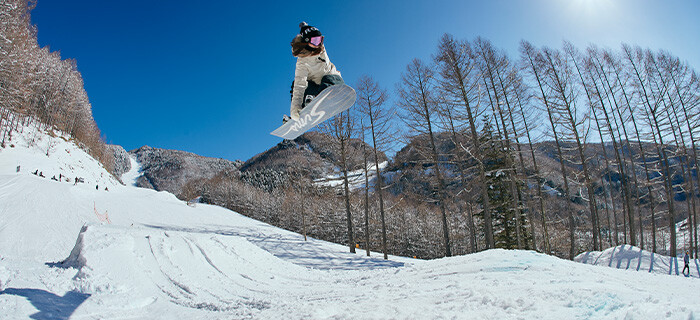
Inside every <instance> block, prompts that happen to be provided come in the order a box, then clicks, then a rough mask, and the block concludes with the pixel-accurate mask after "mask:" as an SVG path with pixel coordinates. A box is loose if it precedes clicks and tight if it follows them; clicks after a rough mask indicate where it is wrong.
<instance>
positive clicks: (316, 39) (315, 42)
mask: <svg viewBox="0 0 700 320" xmlns="http://www.w3.org/2000/svg"><path fill="white" fill-rule="evenodd" d="M309 43H310V44H312V45H315V46H317V47H318V46H320V45H321V44H322V43H323V36H318V37H313V38H311V40H309Z"/></svg>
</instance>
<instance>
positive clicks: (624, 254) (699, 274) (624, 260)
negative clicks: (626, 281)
mask: <svg viewBox="0 0 700 320" xmlns="http://www.w3.org/2000/svg"><path fill="white" fill-rule="evenodd" d="M679 254H680V255H681V256H680V257H678V258H675V257H668V256H664V255H660V254H656V253H653V252H651V251H646V250H642V249H640V248H637V247H633V246H629V245H623V246H617V247H613V248H608V249H606V250H603V251H602V252H600V251H592V252H586V253H583V254H580V255H578V256H577V257H576V258H574V261H578V262H581V263H585V264H592V265H597V266H606V267H611V268H617V269H624V270H632V271H642V272H651V273H656V274H666V275H676V276H677V275H681V272H682V271H683V252H679ZM689 277H691V278H700V264H698V260H697V259H691V261H690V276H689Z"/></svg>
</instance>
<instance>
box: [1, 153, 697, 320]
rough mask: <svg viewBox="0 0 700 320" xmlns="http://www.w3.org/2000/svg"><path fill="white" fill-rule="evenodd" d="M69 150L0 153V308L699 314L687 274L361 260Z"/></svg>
mask: <svg viewBox="0 0 700 320" xmlns="http://www.w3.org/2000/svg"><path fill="white" fill-rule="evenodd" d="M23 148H24V149H23ZM32 148H33V147H32ZM25 149H26V150H25ZM65 149H67V150H68V151H67V152H66V153H65V154H61V155H59V154H58V153H54V155H53V156H50V157H48V158H46V156H45V155H44V156H43V157H45V158H42V155H41V154H40V153H41V152H40V151H39V154H37V153H35V152H34V151H32V150H31V148H26V147H25V146H21V145H19V143H18V144H17V146H16V147H15V148H14V149H3V150H1V151H0V164H2V166H1V167H0V168H2V169H1V170H2V171H1V172H0V255H1V256H2V259H1V260H0V283H1V284H0V287H1V288H2V291H0V318H2V319H5V318H7V319H26V318H30V317H31V318H34V319H67V318H70V319H174V318H179V319H240V318H256V319H329V318H331V319H433V318H463V319H533V318H539V319H575V318H580V319H589V318H596V319H597V318H629V319H661V318H671V319H688V318H694V317H695V316H696V315H698V314H700V302H698V299H697V288H698V281H697V279H695V278H692V279H687V278H683V277H670V276H668V275H659V274H650V273H646V272H626V271H623V270H616V269H612V268H602V267H597V266H590V265H586V264H581V263H576V262H571V261H565V260H561V259H558V258H555V257H551V256H546V255H542V254H538V253H535V252H529V251H506V250H489V251H485V252H481V253H479V254H473V255H469V256H461V257H453V258H445V259H438V260H433V261H422V260H413V259H407V258H401V257H390V259H389V260H383V259H381V258H380V257H381V255H378V254H373V257H370V258H368V257H365V256H364V255H363V254H361V253H358V254H350V253H348V252H346V251H347V247H346V246H341V245H337V244H332V243H328V242H324V241H319V240H315V239H309V241H304V239H303V237H302V236H300V235H298V234H295V233H292V232H288V231H285V230H281V229H278V228H275V227H272V226H270V225H267V224H264V223H261V222H258V221H255V220H252V219H249V218H246V217H244V216H241V215H239V214H237V213H235V212H231V211H229V210H226V209H222V208H219V207H215V206H208V205H202V204H197V206H196V207H190V206H187V205H186V204H185V203H183V202H181V201H179V200H178V199H176V198H175V197H174V196H173V195H171V194H169V193H165V192H155V191H153V190H149V189H139V188H134V187H130V186H121V185H119V184H117V183H112V184H109V191H105V190H104V189H102V188H100V190H95V187H94V184H95V183H99V184H100V185H103V184H104V185H107V184H108V183H109V182H108V181H109V180H108V179H105V180H99V178H103V174H106V173H105V172H104V171H103V170H102V169H101V168H100V166H99V165H96V166H95V167H88V166H92V164H90V163H92V162H90V159H89V157H88V156H87V155H85V154H84V153H82V151H80V150H79V149H77V148H75V147H71V146H70V145H66V146H65ZM69 155H70V156H69ZM69 157H70V158H69ZM18 163H21V164H22V168H24V167H25V164H27V165H26V166H28V167H29V168H30V169H29V170H32V171H33V169H34V168H42V169H43V170H44V171H45V172H46V171H48V170H57V171H58V169H62V170H68V169H66V168H67V167H66V166H67V165H72V166H73V169H74V170H75V171H71V172H72V173H71V175H75V174H81V175H82V176H84V177H86V179H85V180H86V183H84V184H78V185H73V183H68V182H57V181H53V180H50V179H47V178H40V177H37V176H35V175H32V174H31V173H29V172H28V171H29V170H24V169H22V170H21V171H20V172H19V173H17V172H15V171H16V170H14V169H15V167H16V165H17V164H18ZM61 163H63V164H61ZM72 163H76V164H72ZM77 163H82V164H83V166H84V167H85V168H82V169H78V167H79V166H78V165H77ZM6 164H11V165H12V166H13V167H12V170H8V169H7V168H6ZM132 167H133V168H135V169H132V170H138V169H137V166H132ZM80 170H85V171H80ZM92 170H94V172H93V171H92ZM66 174H67V175H68V173H66ZM130 174H131V175H134V176H135V175H137V172H131V173H130ZM69 176H70V175H69ZM90 179H96V181H95V182H90ZM90 183H93V184H90ZM62 260H65V262H64V263H59V262H60V261H62Z"/></svg>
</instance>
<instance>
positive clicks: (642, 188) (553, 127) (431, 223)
mask: <svg viewBox="0 0 700 320" xmlns="http://www.w3.org/2000/svg"><path fill="white" fill-rule="evenodd" d="M33 5H34V2H31V1H30V2H27V1H3V2H2V3H0V18H1V19H0V26H1V28H2V33H0V143H1V144H2V145H3V147H5V145H6V144H8V143H11V139H12V135H13V133H14V132H16V131H17V130H19V128H22V127H26V126H28V125H31V126H37V127H40V129H43V130H59V131H61V132H64V133H67V134H69V135H70V137H72V138H73V139H75V140H76V141H77V142H78V143H80V144H81V145H82V146H83V147H84V148H85V149H86V150H88V151H89V152H90V153H91V154H92V155H93V156H95V157H96V158H98V159H99V160H100V161H102V162H103V163H105V164H109V163H111V161H110V160H109V159H108V158H109V156H108V155H107V153H106V152H105V151H104V143H103V142H102V141H101V139H100V133H99V130H98V128H97V126H96V125H95V122H94V120H93V118H92V113H91V105H90V102H89V100H88V98H87V93H86V92H85V90H84V86H83V80H82V77H81V75H80V73H79V72H78V71H77V67H76V62H75V61H72V60H61V57H60V55H59V53H57V52H51V51H50V50H49V49H48V48H41V47H39V46H38V44H37V39H36V30H35V28H34V27H33V26H31V23H30V18H29V12H30V11H31V9H32V6H33ZM352 85H353V86H354V87H355V88H356V91H357V96H358V99H357V102H356V105H355V106H354V107H353V108H350V109H349V111H348V112H344V113H342V114H341V115H340V116H338V117H336V118H335V119H332V120H331V121H329V122H328V123H327V124H326V125H325V126H324V127H323V128H321V132H324V133H325V135H326V136H327V137H329V138H328V139H330V140H331V141H332V143H330V144H329V146H328V148H329V150H330V149H333V150H337V154H338V157H336V158H337V159H336V158H334V164H335V165H336V166H337V167H338V168H339V170H340V172H341V173H342V176H343V177H342V179H343V184H342V185H341V187H340V188H335V187H328V186H319V184H318V183H317V182H315V181H314V180H313V179H312V178H311V173H310V171H309V169H308V168H307V169H304V166H303V165H298V166H294V165H292V164H290V165H289V166H288V167H287V169H286V170H283V171H276V172H275V173H274V174H275V175H277V176H276V178H275V180H274V181H276V182H275V185H274V186H266V187H264V188H261V187H259V186H256V185H254V184H251V183H249V182H250V181H249V180H250V179H248V178H246V176H245V175H246V174H247V173H245V172H243V173H240V172H221V173H219V174H218V175H217V176H216V177H214V178H213V179H210V180H199V181H192V182H191V183H189V184H188V185H187V186H186V188H184V190H186V191H185V195H184V196H185V197H187V196H192V197H194V196H199V195H201V196H203V199H205V201H206V202H209V203H213V204H217V205H221V206H225V207H228V208H231V209H234V210H237V211H239V212H241V213H244V214H247V215H249V216H253V217H255V218H257V219H260V220H263V221H266V222H269V223H272V224H275V225H278V226H281V227H284V228H287V229H290V230H294V231H298V232H300V233H302V234H303V235H304V236H307V235H311V236H314V237H318V238H322V239H325V240H330V241H335V242H339V243H345V244H346V245H348V247H349V250H350V251H351V252H355V249H356V248H357V247H359V248H361V249H363V250H365V251H366V254H367V255H369V254H370V249H371V250H373V251H377V252H381V253H382V254H383V255H384V258H387V256H388V254H399V255H405V256H418V257H423V258H435V257H442V256H452V255H459V254H466V253H472V252H477V251H480V250H486V249H490V248H507V249H530V250H537V251H539V252H544V253H547V254H553V255H557V256H561V257H565V258H568V259H573V258H574V257H575V256H576V255H577V254H579V253H581V252H584V251H589V250H603V249H605V248H608V247H611V246H616V245H621V244H631V245H635V246H638V247H640V248H643V249H646V250H650V251H653V252H660V253H664V254H669V255H676V254H677V250H678V249H681V250H686V249H688V250H691V251H692V252H693V254H694V255H697V251H698V250H697V244H698V233H697V231H698V230H697V229H698V223H697V210H698V208H697V207H698V205H700V203H698V194H699V193H700V192H699V190H697V189H698V188H700V175H699V174H698V167H697V163H698V146H697V143H698V139H700V78H699V77H698V73H697V72H696V71H695V70H694V69H693V68H692V67H691V66H690V65H688V63H686V62H685V61H683V60H682V59H681V58H679V57H675V56H673V54H671V53H670V52H667V51H663V50H660V51H652V50H651V49H645V48H640V47H637V46H633V45H627V44H623V45H622V46H621V47H620V48H619V49H609V48H599V47H597V46H595V45H590V46H589V47H587V48H577V47H576V46H574V45H573V44H571V43H568V42H564V43H563V44H562V47H561V48H550V47H537V46H535V45H533V44H531V43H529V42H527V41H522V42H521V43H520V48H519V52H518V53H517V55H513V54H512V53H509V52H506V51H504V50H502V49H499V48H497V47H496V46H494V44H492V43H491V42H490V41H489V40H487V39H484V38H481V37H477V38H476V39H473V40H467V39H456V38H455V37H453V36H451V35H448V34H446V35H444V36H443V37H441V38H440V39H439V43H438V45H437V47H436V50H435V54H434V55H433V56H432V57H431V58H430V59H424V60H422V59H414V60H413V61H411V62H410V63H408V65H407V67H406V69H405V71H404V72H403V73H402V75H401V78H400V82H399V83H398V84H396V90H394V91H393V92H392V91H390V90H387V89H385V87H384V86H385V85H386V84H380V83H378V82H377V81H375V80H374V79H373V78H372V77H371V76H370V75H365V76H363V77H361V78H360V79H359V80H358V81H357V83H354V84H352ZM392 85H393V84H392ZM285 143H293V142H285ZM384 152H386V153H390V152H393V153H395V154H394V155H393V156H392V157H391V159H390V160H389V161H387V162H385V161H384V160H383V159H384V158H383V157H384ZM290 163H291V161H290ZM106 166H108V165H106ZM351 171H352V172H356V171H362V172H363V173H364V177H365V181H364V183H363V184H362V187H358V188H353V187H351V185H350V184H349V179H350V178H349V172H351ZM378 172H380V173H381V174H376V173H378ZM246 179H248V180H246ZM679 231H680V232H681V234H682V235H683V236H682V237H681V236H679V233H678V232H679Z"/></svg>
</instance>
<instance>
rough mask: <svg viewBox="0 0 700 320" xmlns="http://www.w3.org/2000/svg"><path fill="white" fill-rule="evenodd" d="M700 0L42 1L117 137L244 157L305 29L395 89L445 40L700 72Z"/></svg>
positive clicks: (283, 102)
mask: <svg viewBox="0 0 700 320" xmlns="http://www.w3.org/2000/svg"><path fill="white" fill-rule="evenodd" d="M698 12H700V1H692V0H687V1H680V0H666V1H651V0H531V1H525V0H510V1H507V0H490V1H483V2H476V1H466V0H461V1H460V0H456V1H413V0H409V1H376V0H375V1H364V0H353V1H324V2H316V1H296V2H294V1H201V2H200V1H179V0H170V1H155V0H139V1H134V0H121V1H94V0H62V1H49V0H39V1H38V5H37V8H36V9H35V10H34V11H33V13H32V21H33V23H34V24H35V25H36V26H37V27H38V30H39V34H38V36H39V43H40V45H42V46H50V48H51V49H52V50H54V51H61V56H62V57H63V58H64V59H65V58H73V59H76V60H77V64H78V69H79V71H80V72H81V73H82V75H83V78H84V80H85V86H86V90H87V92H88V96H89V97H90V101H91V103H92V107H93V115H94V117H95V120H96V121H97V125H98V126H99V128H100V130H101V131H102V134H103V136H104V137H105V139H106V141H107V142H108V143H113V144H119V145H122V146H123V147H124V148H125V149H127V150H132V149H135V148H138V147H140V146H143V145H149V146H152V147H158V148H166V149H177V150H184V151H189V152H194V153H197V154H200V155H204V156H209V157H217V158H225V159H229V160H236V159H240V160H244V161H245V160H247V159H249V158H250V157H252V156H253V155H255V154H257V153H260V152H263V151H265V150H267V149H268V148H270V147H272V146H274V145H275V144H276V143H278V142H280V141H281V140H280V139H279V138H277V137H274V136H271V135H270V134H269V132H270V131H272V130H274V129H275V128H276V127H277V126H279V125H280V124H281V117H282V114H285V113H288V112H289V88H290V85H291V82H292V80H293V76H294V62H295V59H294V57H292V55H291V51H290V46H289V42H290V41H291V39H292V37H293V36H294V35H295V34H296V33H298V31H299V29H298V27H297V25H298V24H299V22H300V21H307V22H308V23H309V24H311V25H314V26H317V27H318V28H319V29H320V30H321V31H322V32H323V34H324V35H325V37H326V41H325V44H326V48H327V50H328V53H329V56H330V58H331V60H332V62H333V63H334V64H335V65H336V66H337V67H338V69H339V70H340V71H341V72H342V74H343V78H344V79H345V81H346V82H347V83H348V84H350V85H351V86H352V85H354V84H355V82H356V81H357V79H358V78H359V77H360V76H361V75H363V74H367V75H370V76H372V77H373V78H374V79H375V80H376V81H377V82H379V84H380V85H381V86H382V87H384V88H386V89H387V90H388V91H389V93H391V94H393V93H394V88H395V85H396V83H398V81H399V79H400V76H401V72H403V71H404V70H405V68H406V65H407V64H408V63H409V62H410V61H411V60H412V59H413V58H421V59H425V60H427V59H430V56H431V55H432V54H433V53H435V50H436V46H437V41H438V39H439V38H440V36H441V35H442V34H444V33H450V34H452V35H454V36H455V37H456V38H459V39H473V38H475V37H477V36H482V37H485V38H487V39H489V40H491V41H492V42H493V43H494V45H496V46H498V47H500V48H503V49H505V50H506V51H508V52H509V53H510V54H511V56H512V57H516V55H517V50H518V44H519V42H520V40H522V39H525V40H528V41H530V42H532V43H533V44H535V45H537V46H550V47H557V48H559V47H561V42H562V40H569V41H571V42H572V43H574V44H575V45H577V46H578V47H580V48H582V47H585V46H587V45H588V44H590V43H593V44H597V45H598V46H602V47H610V48H614V49H618V48H619V47H620V43H622V42H626V43H630V44H636V45H640V46H642V47H649V48H652V49H654V50H657V49H666V50H668V51H670V52H671V53H673V54H675V55H677V56H679V57H681V59H685V60H687V61H688V62H689V63H690V64H691V65H692V66H693V67H694V68H695V69H696V70H698V69H700V41H698V40H697V39H698V36H699V35H700V19H698V16H697V14H698Z"/></svg>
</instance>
